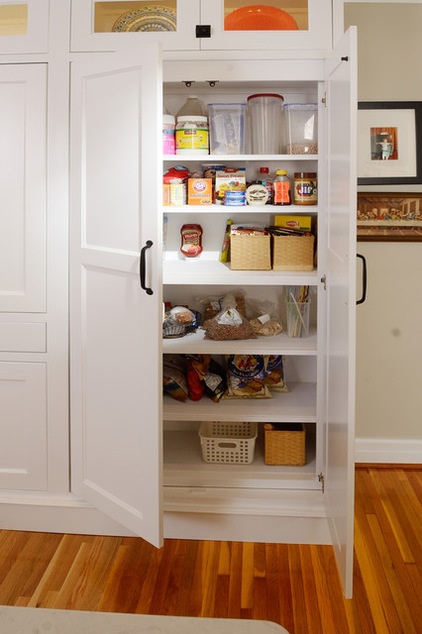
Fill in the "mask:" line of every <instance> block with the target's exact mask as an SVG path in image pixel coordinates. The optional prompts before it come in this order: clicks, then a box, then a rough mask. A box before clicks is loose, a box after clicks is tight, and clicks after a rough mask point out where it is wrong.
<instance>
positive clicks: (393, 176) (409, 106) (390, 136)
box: [357, 101, 422, 185]
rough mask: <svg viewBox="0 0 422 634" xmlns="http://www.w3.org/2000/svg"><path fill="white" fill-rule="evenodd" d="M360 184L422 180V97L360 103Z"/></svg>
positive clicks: (411, 182) (387, 183) (392, 183)
mask: <svg viewBox="0 0 422 634" xmlns="http://www.w3.org/2000/svg"><path fill="white" fill-rule="evenodd" d="M357 168H358V185H408V184H417V183H422V101H397V102H386V101H382V102H378V101H368V102H367V101H364V102H360V103H359V104H358V161H357Z"/></svg>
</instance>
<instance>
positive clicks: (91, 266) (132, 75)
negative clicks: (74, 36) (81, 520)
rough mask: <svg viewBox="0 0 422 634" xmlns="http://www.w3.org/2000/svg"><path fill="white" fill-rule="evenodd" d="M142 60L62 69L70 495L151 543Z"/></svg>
mask: <svg viewBox="0 0 422 634" xmlns="http://www.w3.org/2000/svg"><path fill="white" fill-rule="evenodd" d="M140 57H141V59H140V60H138V59H134V58H133V56H132V57H124V56H114V57H111V56H105V57H104V58H101V59H91V60H83V62H81V63H80V64H78V63H75V64H74V65H73V66H72V86H71V93H72V94H71V97H72V104H71V105H72V122H71V126H72V137H71V167H72V200H71V218H72V228H71V234H72V235H71V244H72V269H71V304H72V308H71V339H72V344H71V383H72V390H73V400H72V407H71V411H72V426H73V431H72V490H73V491H75V492H76V493H78V494H79V495H81V496H82V497H83V498H84V499H87V500H89V501H90V502H92V503H94V504H95V506H96V507H98V508H99V509H100V510H102V511H103V512H105V513H107V514H109V515H111V516H112V517H113V518H114V519H116V520H117V521H120V522H121V523H122V524H125V525H126V526H128V527H129V528H130V529H131V530H133V531H134V532H136V533H137V534H140V535H141V536H142V537H144V538H145V539H148V540H149V541H151V542H152V543H154V544H158V543H160V541H161V496H162V493H161V455H162V443H161V435H162V432H161V425H160V424H158V422H159V421H160V419H161V391H160V386H161V381H160V377H161V363H160V356H159V353H158V351H157V342H158V341H160V339H161V318H162V305H161V300H160V298H161V290H160V287H159V279H160V268H161V267H160V266H159V262H160V260H159V257H157V256H158V255H159V249H158V244H157V243H158V236H159V227H160V226H161V223H160V221H159V220H158V218H157V214H155V213H154V212H155V210H156V209H157V207H158V200H159V198H158V197H159V196H161V189H160V187H159V186H158V178H157V175H158V173H159V171H158V170H159V162H158V155H159V141H160V136H161V125H160V124H159V122H158V120H157V113H158V112H161V111H162V99H161V84H160V83H159V82H160V67H159V63H158V55H157V51H155V52H150V53H147V52H144V53H143V55H142V56H140ZM123 59H124V61H125V62H126V63H125V65H124V66H123ZM141 141H142V145H141ZM148 241H150V242H151V248H149V249H148V250H147V253H146V256H145V266H146V269H147V270H146V272H145V282H146V284H147V285H148V287H149V288H151V289H153V290H152V293H150V294H148V293H146V292H145V290H143V289H142V288H141V284H140V282H141V280H140V277H142V276H140V261H142V257H140V252H141V250H142V249H143V248H144V247H145V246H146V244H147V243H148ZM144 253H145V252H144Z"/></svg>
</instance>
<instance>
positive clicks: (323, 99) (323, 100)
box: [321, 92, 327, 107]
mask: <svg viewBox="0 0 422 634" xmlns="http://www.w3.org/2000/svg"><path fill="white" fill-rule="evenodd" d="M321 103H323V104H324V106H325V107H327V93H326V92H325V93H324V96H323V98H322V99H321Z"/></svg>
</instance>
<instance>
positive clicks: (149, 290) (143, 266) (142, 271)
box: [139, 240, 154, 295]
mask: <svg viewBox="0 0 422 634" xmlns="http://www.w3.org/2000/svg"><path fill="white" fill-rule="evenodd" d="M152 245H153V243H152V241H151V240H147V241H146V242H145V246H144V247H142V249H141V255H140V258H139V281H140V284H141V288H142V289H143V290H144V291H145V293H146V294H147V295H152V294H153V292H154V291H153V290H152V288H148V287H147V286H145V272H146V263H145V262H146V251H147V249H150V248H151V247H152Z"/></svg>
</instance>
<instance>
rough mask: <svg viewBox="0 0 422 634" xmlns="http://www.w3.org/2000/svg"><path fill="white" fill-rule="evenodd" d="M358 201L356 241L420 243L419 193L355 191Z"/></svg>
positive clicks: (421, 205)
mask: <svg viewBox="0 0 422 634" xmlns="http://www.w3.org/2000/svg"><path fill="white" fill-rule="evenodd" d="M357 201H358V209H357V239H358V240H360V241H365V240H366V241H370V240H372V241H384V240H389V241H407V242H415V241H422V192H421V193H420V194H419V193H405V194H399V193H385V194H384V193H382V194H381V193H379V192H376V193H367V192H358V196H357Z"/></svg>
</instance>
